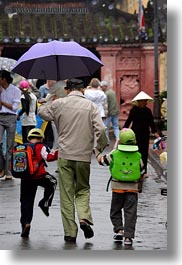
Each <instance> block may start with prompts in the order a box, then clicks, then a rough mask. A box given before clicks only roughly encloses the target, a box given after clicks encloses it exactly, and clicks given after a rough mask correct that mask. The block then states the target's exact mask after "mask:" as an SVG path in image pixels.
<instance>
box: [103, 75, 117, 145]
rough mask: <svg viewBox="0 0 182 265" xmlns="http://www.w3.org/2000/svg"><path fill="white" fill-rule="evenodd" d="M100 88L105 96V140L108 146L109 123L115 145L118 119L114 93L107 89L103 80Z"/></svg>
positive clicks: (106, 84)
mask: <svg viewBox="0 0 182 265" xmlns="http://www.w3.org/2000/svg"><path fill="white" fill-rule="evenodd" d="M100 87H101V89H102V90H103V91H104V93H105V94H106V96H107V105H108V115H107V117H106V119H105V121H104V123H105V126H106V134H107V140H108V145H109V143H110V137H109V130H110V124H111V123H112V128H113V133H114V137H115V139H116V143H117V141H118V140H119V117H118V115H119V107H118V103H117V98H116V93H115V92H114V91H113V90H112V89H110V88H109V87H108V82H107V81H104V80H103V81H101V83H100Z"/></svg>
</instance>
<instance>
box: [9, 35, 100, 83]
mask: <svg viewBox="0 0 182 265" xmlns="http://www.w3.org/2000/svg"><path fill="white" fill-rule="evenodd" d="M101 66H103V63H102V62H101V61H100V60H99V59H98V58H97V57H96V56H95V55H94V54H93V53H92V52H91V51H89V50H88V49H86V48H84V47H82V46H81V45H79V44H78V43H77V42H74V41H69V42H61V41H56V40H54V41H51V42H48V43H36V44H34V45H33V46H32V47H31V48H30V49H29V50H28V51H27V52H26V53H24V54H23V55H22V56H21V57H20V58H19V60H18V61H17V62H16V64H15V66H14V68H13V69H12V71H13V72H15V73H17V74H19V75H21V76H23V77H25V78H27V79H31V78H36V79H46V80H47V79H49V80H64V79H67V78H73V77H82V76H91V75H92V74H93V73H94V72H96V71H97V70H98V69H99V68H100V67H101Z"/></svg>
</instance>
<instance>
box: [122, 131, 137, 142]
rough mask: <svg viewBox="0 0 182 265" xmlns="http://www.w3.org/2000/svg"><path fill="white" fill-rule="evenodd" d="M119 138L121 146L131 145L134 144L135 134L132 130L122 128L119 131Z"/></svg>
mask: <svg viewBox="0 0 182 265" xmlns="http://www.w3.org/2000/svg"><path fill="white" fill-rule="evenodd" d="M119 138H120V141H121V144H126V145H132V144H135V143H136V137H135V133H134V131H133V130H132V129H129V128H123V129H122V130H121V131H120V134H119Z"/></svg>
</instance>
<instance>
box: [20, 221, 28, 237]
mask: <svg viewBox="0 0 182 265" xmlns="http://www.w3.org/2000/svg"><path fill="white" fill-rule="evenodd" d="M29 233H30V224H25V225H24V226H22V233H21V237H29Z"/></svg>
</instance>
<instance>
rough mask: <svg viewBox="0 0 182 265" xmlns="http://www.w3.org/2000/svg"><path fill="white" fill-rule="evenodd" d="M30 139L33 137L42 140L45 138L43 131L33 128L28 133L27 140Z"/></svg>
mask: <svg viewBox="0 0 182 265" xmlns="http://www.w3.org/2000/svg"><path fill="white" fill-rule="evenodd" d="M30 137H35V138H36V137H38V138H43V139H44V138H45V137H44V133H43V131H42V130H41V129H38V128H34V129H31V130H30V131H29V133H28V137H27V138H28V139H29V138H30Z"/></svg>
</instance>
